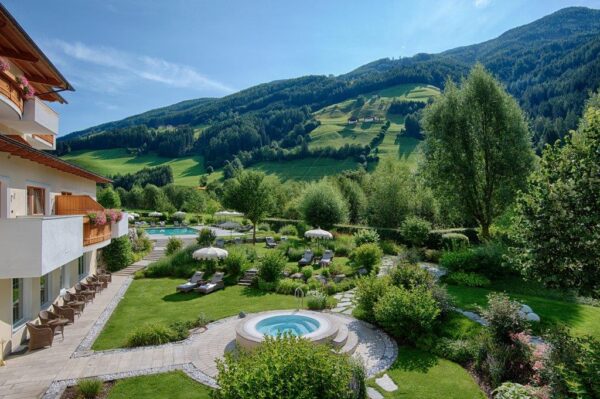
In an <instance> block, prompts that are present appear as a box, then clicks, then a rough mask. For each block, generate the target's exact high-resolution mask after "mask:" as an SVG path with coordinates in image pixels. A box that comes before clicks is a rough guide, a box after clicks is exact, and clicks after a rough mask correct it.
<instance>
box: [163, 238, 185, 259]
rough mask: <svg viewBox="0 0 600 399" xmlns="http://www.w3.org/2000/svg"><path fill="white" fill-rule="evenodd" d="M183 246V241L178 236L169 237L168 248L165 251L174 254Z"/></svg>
mask: <svg viewBox="0 0 600 399" xmlns="http://www.w3.org/2000/svg"><path fill="white" fill-rule="evenodd" d="M182 247H183V241H181V239H179V238H177V237H169V241H167V248H166V250H165V253H166V254H167V255H172V254H174V253H175V252H177V251H179V250H180V249H181V248H182Z"/></svg>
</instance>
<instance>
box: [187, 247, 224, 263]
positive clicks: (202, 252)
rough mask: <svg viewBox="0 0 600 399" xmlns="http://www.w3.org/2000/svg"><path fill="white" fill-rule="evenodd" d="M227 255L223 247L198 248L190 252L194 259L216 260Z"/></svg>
mask: <svg viewBox="0 0 600 399" xmlns="http://www.w3.org/2000/svg"><path fill="white" fill-rule="evenodd" d="M227 255H229V252H227V251H226V250H224V249H221V248H215V247H206V248H200V249H198V250H196V251H194V253H193V254H192V258H194V259H196V260H217V259H225V258H226V257H227Z"/></svg>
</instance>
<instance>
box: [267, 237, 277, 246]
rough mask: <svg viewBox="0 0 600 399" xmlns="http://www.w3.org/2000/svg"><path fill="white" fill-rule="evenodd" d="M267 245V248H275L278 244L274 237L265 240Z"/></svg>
mask: <svg viewBox="0 0 600 399" xmlns="http://www.w3.org/2000/svg"><path fill="white" fill-rule="evenodd" d="M265 245H266V246H267V248H275V247H276V246H277V243H276V242H275V239H274V238H273V237H267V238H265Z"/></svg>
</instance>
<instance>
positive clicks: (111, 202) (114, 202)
mask: <svg viewBox="0 0 600 399" xmlns="http://www.w3.org/2000/svg"><path fill="white" fill-rule="evenodd" d="M96 197H97V198H98V202H99V203H100V205H102V206H103V207H105V208H120V207H121V198H120V197H119V194H117V192H116V191H115V190H114V189H113V188H112V187H111V186H107V187H106V188H103V189H100V190H98V193H97V195H96Z"/></svg>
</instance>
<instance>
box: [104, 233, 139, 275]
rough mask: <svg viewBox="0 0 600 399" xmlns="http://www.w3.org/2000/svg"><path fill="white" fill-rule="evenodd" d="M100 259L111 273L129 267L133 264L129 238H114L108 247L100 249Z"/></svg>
mask: <svg viewBox="0 0 600 399" xmlns="http://www.w3.org/2000/svg"><path fill="white" fill-rule="evenodd" d="M102 259H103V260H104V263H105V264H106V267H107V269H108V270H109V271H111V272H115V271H117V270H121V269H123V268H124V267H127V266H129V265H130V264H131V262H133V250H132V248H131V241H129V237H127V236H123V237H119V238H114V239H113V240H112V241H111V242H110V244H109V245H107V246H106V247H104V248H103V249H102Z"/></svg>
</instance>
